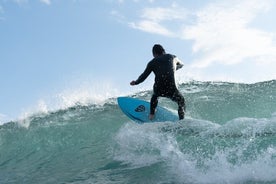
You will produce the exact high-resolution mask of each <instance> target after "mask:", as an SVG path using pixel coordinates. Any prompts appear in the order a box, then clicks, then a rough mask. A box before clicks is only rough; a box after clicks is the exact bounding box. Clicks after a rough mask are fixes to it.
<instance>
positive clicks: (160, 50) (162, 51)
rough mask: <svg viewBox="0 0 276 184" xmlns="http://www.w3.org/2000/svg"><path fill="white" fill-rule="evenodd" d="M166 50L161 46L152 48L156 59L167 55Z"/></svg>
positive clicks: (156, 45)
mask: <svg viewBox="0 0 276 184" xmlns="http://www.w3.org/2000/svg"><path fill="white" fill-rule="evenodd" d="M165 53H166V52H165V49H164V48H163V47H162V45H160V44H155V45H154V46H153V47H152V54H153V56H154V57H156V56H160V55H163V54H165Z"/></svg>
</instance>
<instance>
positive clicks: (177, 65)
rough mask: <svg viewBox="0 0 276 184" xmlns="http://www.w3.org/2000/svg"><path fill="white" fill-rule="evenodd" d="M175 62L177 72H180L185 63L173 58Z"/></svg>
mask: <svg viewBox="0 0 276 184" xmlns="http://www.w3.org/2000/svg"><path fill="white" fill-rule="evenodd" d="M173 61H174V63H175V65H176V70H178V69H180V68H182V67H183V66H184V64H183V62H182V61H181V60H180V59H179V58H178V57H176V56H175V57H174V58H173Z"/></svg>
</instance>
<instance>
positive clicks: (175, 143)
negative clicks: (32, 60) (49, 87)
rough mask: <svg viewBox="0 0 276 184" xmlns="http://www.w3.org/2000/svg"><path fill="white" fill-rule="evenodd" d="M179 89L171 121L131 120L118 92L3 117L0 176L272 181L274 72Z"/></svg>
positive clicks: (5, 179)
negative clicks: (180, 109)
mask: <svg viewBox="0 0 276 184" xmlns="http://www.w3.org/2000/svg"><path fill="white" fill-rule="evenodd" d="M179 89H180V91H181V92H182V93H183V94H184V96H185V99H186V104H187V113H186V118H185V120H182V121H179V122H175V123H172V122H160V123H154V124H152V123H151V124H143V125H139V124H136V123H134V122H132V121H130V120H129V119H128V118H127V117H126V116H125V115H124V114H123V113H122V112H121V110H120V109H119V108H118V106H117V101H116V96H115V97H113V98H108V99H105V101H104V103H90V104H86V105H81V104H78V103H76V104H75V105H72V106H71V107H68V108H63V109H58V110H55V111H51V112H46V113H45V112H44V113H42V112H41V113H36V114H33V115H30V116H29V117H26V118H24V119H21V120H18V121H13V122H7V123H5V124H3V125H1V126H0V183H1V184H2V183H3V184H6V183H27V184H32V183H35V184H37V183H40V184H44V183H73V184H82V183H84V184H86V183H93V184H94V183H96V184H97V183H99V184H109V183H110V184H113V183H114V184H115V183H130V184H135V183H143V184H144V183H153V184H155V183H157V184H178V183H179V184H186V183H187V184H193V183H194V184H197V183H210V184H216V183H219V184H221V183H229V184H232V183H246V184H251V183H265V184H272V183H276V81H275V80H273V81H265V82H260V83H255V84H240V83H227V82H198V81H191V82H188V83H183V84H180V86H179ZM130 96H132V97H137V98H141V99H145V100H149V99H150V97H151V91H141V92H138V93H135V94H131V95H130ZM159 105H162V106H165V107H167V108H169V109H171V110H176V108H177V107H176V105H175V104H174V103H173V102H171V101H170V100H167V99H165V98H160V103H159Z"/></svg>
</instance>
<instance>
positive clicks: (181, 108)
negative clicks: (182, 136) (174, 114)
mask: <svg viewBox="0 0 276 184" xmlns="http://www.w3.org/2000/svg"><path fill="white" fill-rule="evenodd" d="M171 99H172V100H173V101H175V102H176V103H177V104H178V116H179V119H180V120H181V119H184V116H185V111H186V104H185V99H184V97H183V96H182V94H181V93H180V92H179V91H178V90H176V91H175V93H174V94H173V96H172V97H171Z"/></svg>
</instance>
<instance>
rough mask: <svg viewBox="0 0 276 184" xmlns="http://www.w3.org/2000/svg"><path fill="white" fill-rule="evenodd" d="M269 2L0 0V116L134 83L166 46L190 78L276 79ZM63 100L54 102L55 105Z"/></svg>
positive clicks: (182, 75) (275, 29)
mask: <svg viewBox="0 0 276 184" xmlns="http://www.w3.org/2000/svg"><path fill="white" fill-rule="evenodd" d="M275 3H276V2H275V1H273V0H228V1H227V0H225V1H223V0H217V1H215V0H210V1H207V0H206V1H205V0H193V1H188V0H184V1H183V0H144V1H142V0H128V1H127V0H0V86H1V87H0V88H1V90H0V123H1V122H2V123H3V122H4V121H7V120H9V119H14V118H18V117H20V116H21V115H22V114H23V116H24V113H26V112H29V111H36V110H37V111H40V110H41V111H47V110H51V109H53V108H54V106H59V107H56V108H62V107H66V106H68V105H72V104H73V103H75V102H85V101H87V99H88V100H91V101H93V100H97V99H101V98H105V97H109V96H112V95H114V94H115V95H116V94H122V93H125V92H129V91H132V90H134V91H135V90H140V89H142V88H150V86H151V85H152V80H151V79H149V80H148V81H147V82H145V84H140V85H139V86H135V87H131V86H129V82H130V81H131V80H133V79H136V78H137V77H138V76H139V75H140V73H141V72H142V71H143V70H144V68H145V66H146V64H147V62H148V61H149V60H150V59H151V57H152V55H151V48H152V46H153V44H155V43H160V44H162V45H163V46H164V47H165V49H166V51H167V52H169V53H173V54H176V55H177V56H178V57H179V58H180V59H181V60H182V61H183V62H184V64H185V68H183V69H182V70H181V71H179V72H178V74H177V75H178V76H177V78H178V80H179V81H180V82H183V81H187V80H190V79H194V80H215V81H234V82H248V83H252V82H259V81H265V80H271V79H275V78H276V72H275V70H276V39H275V38H276V24H275V20H274V19H275V17H276V4H275ZM57 104H58V105H57Z"/></svg>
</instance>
